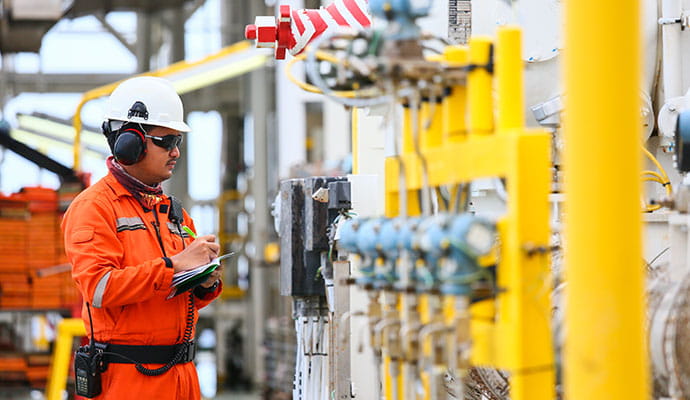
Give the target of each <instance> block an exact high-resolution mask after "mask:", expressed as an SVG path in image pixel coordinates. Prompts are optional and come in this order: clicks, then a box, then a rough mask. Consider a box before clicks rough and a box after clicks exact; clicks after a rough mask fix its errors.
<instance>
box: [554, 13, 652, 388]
mask: <svg viewBox="0 0 690 400" xmlns="http://www.w3.org/2000/svg"><path fill="white" fill-rule="evenodd" d="M565 4H566V8H565V14H566V40H565V48H566V49H567V52H566V53H565V77H566V79H565V92H566V93H567V96H566V98H565V101H566V103H565V106H566V110H567V114H566V115H565V119H564V133H565V143H566V145H565V153H564V167H565V168H564V173H565V176H564V178H565V186H564V187H565V192H566V196H567V202H566V204H565V207H566V208H565V240H564V243H565V244H566V247H565V258H564V262H565V268H566V277H567V281H568V289H567V291H566V308H565V310H566V312H565V318H566V319H565V324H566V326H567V327H568V329H567V330H568V336H567V337H566V341H565V360H567V361H566V364H565V371H564V373H565V375H564V378H565V397H566V398H569V399H588V400H604V399H606V400H609V399H626V400H635V399H639V400H642V399H648V398H649V393H650V392H649V390H650V387H649V370H648V360H647V353H646V349H645V340H644V328H643V327H644V303H645V302H644V290H643V289H644V277H643V269H642V268H640V260H641V259H642V251H641V215H640V210H639V209H640V204H639V201H640V186H641V184H640V179H639V176H640V167H641V160H640V140H641V127H640V104H639V98H640V96H639V91H640V79H641V43H640V29H641V27H640V1H639V0H614V1H603V2H602V1H598V0H578V1H574V0H569V1H566V2H565Z"/></svg>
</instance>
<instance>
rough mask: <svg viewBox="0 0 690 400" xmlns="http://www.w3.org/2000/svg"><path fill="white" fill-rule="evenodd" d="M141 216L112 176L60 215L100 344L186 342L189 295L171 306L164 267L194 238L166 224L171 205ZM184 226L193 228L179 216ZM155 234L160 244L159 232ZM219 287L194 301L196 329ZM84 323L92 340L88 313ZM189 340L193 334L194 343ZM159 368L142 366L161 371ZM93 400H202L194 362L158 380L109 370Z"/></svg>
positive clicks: (129, 367) (130, 370) (120, 367)
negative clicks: (205, 307)
mask: <svg viewBox="0 0 690 400" xmlns="http://www.w3.org/2000/svg"><path fill="white" fill-rule="evenodd" d="M156 209H157V220H156V214H154V212H153V211H144V209H143V208H142V206H141V205H140V204H139V202H137V200H136V199H135V198H134V197H133V196H132V195H131V194H130V193H129V192H128V191H127V189H125V188H124V187H123V186H122V185H121V184H120V183H119V182H117V180H116V179H115V177H114V176H112V174H110V173H109V174H108V175H106V176H105V177H104V178H103V179H101V180H100V181H98V182H97V183H96V184H94V185H93V186H91V187H89V188H88V189H86V190H85V191H84V192H82V193H81V194H79V196H77V198H76V199H75V200H74V201H73V202H72V204H71V205H70V207H69V209H68V210H67V212H66V213H65V216H64V219H63V222H62V229H63V232H64V235H65V252H66V253H67V256H68V258H69V260H70V262H71V263H72V277H73V278H74V280H75V282H76V284H77V287H78V288H79V290H80V291H81V294H82V296H83V298H84V301H85V302H87V301H88V302H89V303H90V304H91V315H92V318H93V330H94V332H93V335H94V337H95V339H96V341H98V342H106V343H110V344H128V345H173V344H178V343H181V342H182V341H183V336H184V331H185V326H186V325H187V320H188V315H187V314H188V305H189V293H184V294H180V295H178V296H175V297H173V298H171V299H169V300H166V297H167V296H168V294H169V293H170V285H171V283H172V277H173V269H172V268H167V267H166V265H165V261H164V260H163V258H162V257H163V256H164V254H163V251H162V250H161V245H162V246H163V248H164V249H165V256H167V257H170V256H172V255H174V254H177V253H179V252H181V251H182V249H183V244H182V242H183V241H184V242H185V245H186V244H188V243H190V242H191V241H192V240H193V239H191V238H190V237H188V235H187V234H186V233H184V231H182V232H180V231H179V230H178V228H177V226H176V224H173V223H172V222H170V220H169V219H168V214H167V213H162V212H161V211H169V210H170V199H169V198H167V197H166V198H165V200H164V201H163V202H162V203H160V204H159V205H157V206H156ZM184 224H185V225H187V226H189V227H190V228H191V229H192V230H195V229H194V224H193V222H192V220H191V218H190V217H189V215H188V214H187V212H186V211H184ZM157 230H158V231H159V232H160V243H159V239H158V235H157V234H156V231H157ZM221 290H222V285H218V287H217V288H216V290H215V291H213V292H212V293H207V294H205V295H204V296H203V299H200V298H198V297H197V296H196V295H195V296H194V306H195V307H194V309H193V314H194V315H193V327H194V328H193V329H195V327H196V321H197V319H198V309H200V308H202V307H204V306H206V305H208V304H209V303H210V302H211V301H212V300H213V299H215V298H216V297H217V296H218V294H219V293H220V291H221ZM82 319H83V320H84V325H85V326H86V330H87V332H88V335H89V337H91V329H90V324H89V320H88V313H87V311H86V306H85V305H84V306H83V307H82ZM191 337H192V338H194V335H192V336H191ZM162 365H164V364H144V366H145V367H147V368H151V369H153V368H159V367H161V366H162ZM101 376H102V378H101V379H102V388H103V391H102V393H101V395H100V396H98V397H97V399H126V398H138V399H199V398H200V391H199V381H198V378H197V374H196V368H195V366H194V363H193V362H189V363H185V364H177V365H175V366H174V367H173V368H171V369H170V370H169V371H167V372H165V373H164V374H162V375H159V376H153V377H149V376H146V375H143V374H141V373H139V372H138V371H137V370H136V369H135V367H134V364H119V363H110V364H109V365H108V368H107V370H106V371H105V372H104V373H103V374H102V375H101Z"/></svg>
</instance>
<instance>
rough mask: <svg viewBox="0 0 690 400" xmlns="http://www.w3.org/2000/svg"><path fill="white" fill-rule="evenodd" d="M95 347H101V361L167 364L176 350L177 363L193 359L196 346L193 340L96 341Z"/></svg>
mask: <svg viewBox="0 0 690 400" xmlns="http://www.w3.org/2000/svg"><path fill="white" fill-rule="evenodd" d="M96 348H101V349H103V361H104V362H105V363H106V364H107V363H116V364H167V363H169V362H170V361H172V359H173V358H174V357H175V355H176V354H177V353H178V351H181V352H182V357H181V358H180V360H178V362H177V363H178V364H182V363H188V362H190V361H193V360H194V355H195V353H196V346H195V343H194V341H193V340H192V341H190V342H184V343H180V344H173V345H169V346H136V345H128V344H109V343H98V342H97V343H96Z"/></svg>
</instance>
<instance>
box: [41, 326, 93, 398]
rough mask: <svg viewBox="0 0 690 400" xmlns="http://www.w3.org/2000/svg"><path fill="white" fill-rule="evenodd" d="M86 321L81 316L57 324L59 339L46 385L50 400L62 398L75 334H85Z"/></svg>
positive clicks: (47, 395) (47, 396) (56, 342)
mask: <svg viewBox="0 0 690 400" xmlns="http://www.w3.org/2000/svg"><path fill="white" fill-rule="evenodd" d="M85 334H86V329H84V322H83V321H82V320H81V318H65V319H63V320H62V321H60V323H59V324H58V326H57V340H56V341H55V349H53V357H52V360H51V362H50V377H49V379H48V385H47V387H46V398H47V399H48V400H61V399H62V392H63V391H64V390H65V386H67V372H68V371H69V361H70V358H71V356H72V344H73V342H74V340H73V339H74V337H75V336H84V335H85Z"/></svg>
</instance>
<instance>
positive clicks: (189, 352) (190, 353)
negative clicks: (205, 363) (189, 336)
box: [184, 340, 196, 362]
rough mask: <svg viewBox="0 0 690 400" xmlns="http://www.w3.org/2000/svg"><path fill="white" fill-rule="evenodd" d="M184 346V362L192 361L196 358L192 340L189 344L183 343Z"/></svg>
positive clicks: (194, 344)
mask: <svg viewBox="0 0 690 400" xmlns="http://www.w3.org/2000/svg"><path fill="white" fill-rule="evenodd" d="M184 346H185V347H186V348H185V353H186V354H185V362H191V361H194V356H196V343H195V342H194V340H190V341H189V342H185V344H184Z"/></svg>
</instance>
